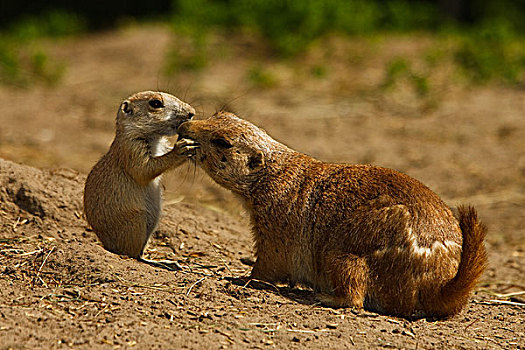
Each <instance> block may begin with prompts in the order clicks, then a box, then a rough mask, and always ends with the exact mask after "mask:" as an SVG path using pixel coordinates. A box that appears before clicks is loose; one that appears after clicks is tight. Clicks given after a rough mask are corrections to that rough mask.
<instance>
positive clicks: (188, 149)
mask: <svg viewBox="0 0 525 350" xmlns="http://www.w3.org/2000/svg"><path fill="white" fill-rule="evenodd" d="M199 147H200V145H199V143H198V142H197V141H194V140H191V139H180V140H178V141H177V143H175V147H174V149H175V150H176V151H177V153H178V154H179V155H181V156H184V157H187V158H191V157H193V156H194V155H195V151H196V150H197V148H199Z"/></svg>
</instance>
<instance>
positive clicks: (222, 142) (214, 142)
mask: <svg viewBox="0 0 525 350" xmlns="http://www.w3.org/2000/svg"><path fill="white" fill-rule="evenodd" d="M211 143H212V145H214V146H217V147H220V148H231V147H233V145H232V144H231V143H229V142H228V141H226V140H225V139H223V138H216V139H213V140H211Z"/></svg>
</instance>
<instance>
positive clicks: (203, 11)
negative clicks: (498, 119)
mask: <svg viewBox="0 0 525 350" xmlns="http://www.w3.org/2000/svg"><path fill="white" fill-rule="evenodd" d="M524 19H525V1H523V0H520V1H516V0H515V1H511V0H501V1H497V0H469V1H466V0H464V1H460V0H458V1H454V0H440V1H430V0H429V1H422V0H420V1H416V0H413V1H408V0H387V1H372V0H371V1H365V0H325V1H323V0H302V1H294V0H251V1H249V0H173V1H170V0H151V1H147V2H144V1H122V0H121V1H112V2H105V1H104V2H102V1H90V2H71V1H65V0H51V1H46V2H28V3H23V2H22V3H21V2H17V1H2V2H1V3H0V29H1V32H0V82H1V83H4V84H15V85H20V86H24V85H27V84H29V81H35V80H39V81H42V82H44V83H46V84H49V85H53V84H58V83H59V82H60V80H61V77H62V76H63V75H64V72H65V71H66V69H67V64H66V63H65V62H55V61H54V60H53V59H52V58H50V57H49V55H48V53H47V52H46V51H45V49H43V48H42V47H41V46H39V45H38V44H36V43H37V42H38V40H40V39H42V38H61V37H66V36H76V35H82V34H83V33H87V32H94V31H101V30H107V29H111V28H116V27H119V26H122V25H123V24H124V23H130V22H133V23H135V22H144V21H157V22H164V23H168V24H170V25H171V27H172V29H173V31H174V32H175V33H177V34H178V35H185V36H187V37H188V39H189V41H190V49H189V50H187V51H186V52H184V53H181V52H179V50H177V49H174V50H172V51H171V53H170V54H168V55H167V57H166V63H165V69H164V73H165V74H167V75H170V74H175V73H176V72H177V71H180V70H188V69H189V70H199V69H201V68H203V67H205V66H206V64H207V62H208V56H209V55H208V53H207V49H206V48H207V45H208V38H209V35H210V33H214V32H218V31H219V32H222V33H233V32H235V33H237V32H241V33H245V34H248V35H250V36H254V37H256V38H258V39H259V40H260V41H261V42H264V43H266V44H267V46H266V47H267V49H268V50H270V52H271V54H272V55H275V56H276V57H281V58H282V59H293V58H294V57H297V56H298V55H299V54H301V53H302V52H304V51H305V50H307V49H308V48H309V47H311V46H312V45H315V44H316V42H317V41H318V40H319V39H320V38H323V37H325V36H327V35H330V34H333V33H336V34H338V35H345V36H354V37H355V36H364V37H371V36H373V35H377V34H378V33H420V32H425V33H430V35H434V36H435V37H436V38H437V39H438V40H441V44H443V45H440V46H446V45H445V44H444V43H445V42H446V43H447V44H449V43H450V45H452V46H451V47H449V48H447V50H446V53H444V52H438V51H439V50H436V51H434V52H427V53H426V56H427V57H425V64H424V67H423V68H419V69H416V68H414V67H413V66H414V64H413V63H412V62H411V60H412V59H408V58H405V57H398V58H396V59H394V60H392V61H391V62H389V63H388V64H387V66H386V67H385V75H386V77H385V79H384V82H383V85H382V86H383V87H384V88H388V87H390V86H392V85H394V84H395V83H396V81H397V80H398V79H399V78H400V77H403V78H405V79H408V80H409V81H411V82H412V84H413V85H414V88H415V89H416V90H417V91H418V92H419V93H420V94H421V95H425V94H426V93H428V90H429V86H428V75H429V74H430V73H429V71H431V70H432V67H433V65H435V64H436V62H435V61H436V58H438V59H442V58H443V57H444V56H446V57H445V58H446V59H450V60H452V61H453V63H454V64H455V65H456V68H457V70H458V72H460V74H462V75H463V77H465V78H466V79H467V80H468V81H469V82H472V83H476V84H479V83H486V82H488V81H498V82H503V83H505V84H511V85H512V84H519V83H522V82H523V67H524V65H525V46H524V41H523V34H524V33H525V20H524ZM312 71H313V74H314V75H318V76H323V75H324V74H325V73H326V68H325V67H323V66H322V65H320V66H318V67H314V68H313V69H312ZM249 77H250V79H251V80H252V81H253V82H254V83H255V84H259V85H261V86H263V87H264V86H266V87H271V86H272V84H274V79H273V78H272V77H271V76H270V75H268V74H267V72H265V71H264V67H259V66H254V67H253V68H252V71H251V72H250V74H249ZM35 78H36V79H35Z"/></svg>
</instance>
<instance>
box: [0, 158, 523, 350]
mask: <svg viewBox="0 0 525 350" xmlns="http://www.w3.org/2000/svg"><path fill="white" fill-rule="evenodd" d="M84 179H85V177H84V176H83V175H79V174H76V173H75V172H73V171H71V170H67V169H62V170H58V171H48V170H39V169H35V168H31V167H27V166H23V165H19V164H15V163H12V162H8V161H4V160H1V159H0V203H1V211H0V219H1V225H2V231H1V233H0V261H1V262H2V266H1V268H0V322H1V325H2V326H1V327H0V343H1V344H2V348H4V349H9V348H85V349H94V348H106V347H107V346H108V345H111V346H113V347H115V348H128V347H133V346H136V348H141V349H143V348H227V347H232V348H238V349H241V348H242V349H244V348H262V347H278V348H298V347H302V346H304V347H308V348H347V347H348V346H350V345H355V346H356V347H359V348H368V347H371V346H382V347H385V346H386V347H420V348H433V347H435V346H438V345H444V346H446V347H447V348H464V347H468V348H478V347H479V348H497V347H499V346H500V345H502V343H501V342H502V339H505V343H504V344H505V346H506V347H508V348H515V347H516V346H518V344H523V338H522V335H521V334H520V333H519V328H520V325H522V320H521V316H520V315H521V312H522V310H521V309H520V306H514V305H512V301H509V302H510V304H501V303H500V304H494V302H491V301H489V300H490V299H491V298H493V296H491V295H489V294H487V293H484V292H481V291H478V292H477V293H476V295H475V296H474V298H473V299H474V300H473V302H471V303H470V304H469V305H468V307H467V309H466V310H465V311H464V312H463V313H462V314H461V315H459V316H457V317H455V318H453V319H452V320H449V321H443V322H438V323H434V322H429V321H427V320H419V321H417V322H408V321H406V320H403V319H397V318H392V317H387V316H381V315H377V314H373V313H369V312H366V311H363V310H354V309H339V310H336V309H330V308H324V307H321V306H319V305H317V304H316V302H315V300H314V298H313V294H312V293H311V292H310V291H308V290H301V289H290V288H286V287H276V286H268V288H267V289H264V290H260V289H254V288H251V287H250V286H238V285H235V284H232V283H230V282H229V277H238V276H241V275H244V274H246V273H248V271H249V266H246V265H244V264H243V263H241V260H242V261H246V260H249V257H250V250H251V242H250V234H249V229H248V227H247V225H246V223H244V222H238V221H237V220H234V219H232V218H230V217H228V216H226V215H224V214H222V213H219V212H216V211H212V210H208V209H205V208H202V207H199V206H194V205H190V204H184V203H171V204H169V205H168V206H167V208H166V210H165V213H164V216H163V218H162V222H161V225H160V229H159V231H158V232H156V234H155V236H154V237H153V239H152V242H151V244H150V245H149V249H148V251H147V253H148V255H149V257H151V258H169V259H175V260H177V261H178V262H179V263H180V264H181V265H182V266H183V270H182V271H179V272H169V271H165V270H159V269H156V268H153V267H150V266H148V265H144V264H141V263H138V262H137V261H135V260H132V259H127V258H121V257H119V256H116V255H114V254H111V253H109V252H107V251H105V250H104V249H103V248H102V247H101V245H100V244H99V243H98V241H97V240H96V237H95V235H94V234H93V233H92V232H90V231H89V229H88V227H86V225H85V222H84V220H83V218H82V215H81V198H82V189H83V181H84ZM486 285H487V286H488V285H489V284H486Z"/></svg>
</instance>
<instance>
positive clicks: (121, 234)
mask: <svg viewBox="0 0 525 350" xmlns="http://www.w3.org/2000/svg"><path fill="white" fill-rule="evenodd" d="M194 114H195V110H194V109H193V107H191V106H190V105H188V104H187V103H184V102H182V101H181V100H179V99H178V98H176V97H174V96H172V95H169V94H167V93H163V92H153V91H144V92H139V93H136V94H134V95H132V96H130V97H128V98H127V99H126V100H125V101H123V102H122V104H121V105H120V108H119V110H118V113H117V125H116V134H115V139H114V140H113V143H112V144H111V146H110V148H109V151H108V152H107V153H106V154H105V155H104V156H103V157H102V158H101V159H100V160H99V161H98V163H97V164H96V165H95V166H94V167H93V169H92V170H91V172H90V173H89V175H88V177H87V180H86V186H85V189H84V211H85V214H86V218H87V221H88V223H89V224H90V225H91V227H92V228H93V230H94V231H95V233H96V234H97V236H98V238H99V239H100V240H101V241H102V244H103V245H104V247H105V248H106V249H107V250H109V251H111V252H114V253H117V254H122V255H127V256H130V257H133V258H136V259H141V260H144V259H142V254H143V252H144V247H145V246H146V243H147V242H148V239H149V237H150V236H151V234H152V233H153V231H154V230H155V228H156V227H157V224H158V221H159V216H160V211H161V196H162V187H161V184H160V175H161V174H162V173H163V172H165V171H166V170H168V169H170V168H174V167H177V166H179V165H180V164H182V163H183V162H184V161H185V160H186V155H185V154H183V153H181V152H184V151H188V150H189V149H191V145H188V144H186V143H185V141H179V142H177V144H176V145H175V147H174V148H173V149H172V150H170V151H169V145H168V140H167V138H166V136H170V135H174V134H175V133H176V130H177V127H178V126H179V125H180V124H181V123H182V122H184V121H187V120H190V119H191V118H192V117H193V115H194ZM183 146H184V147H183ZM146 262H149V261H146Z"/></svg>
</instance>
